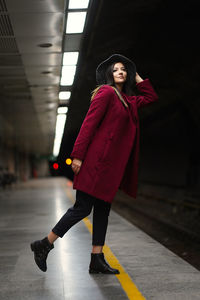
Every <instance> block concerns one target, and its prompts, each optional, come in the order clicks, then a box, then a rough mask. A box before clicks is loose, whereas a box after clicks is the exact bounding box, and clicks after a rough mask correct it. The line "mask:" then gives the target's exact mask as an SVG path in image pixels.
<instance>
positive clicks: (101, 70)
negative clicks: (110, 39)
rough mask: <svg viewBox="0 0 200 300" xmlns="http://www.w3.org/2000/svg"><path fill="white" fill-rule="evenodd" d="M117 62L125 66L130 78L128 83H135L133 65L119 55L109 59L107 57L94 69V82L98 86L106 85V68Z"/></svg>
mask: <svg viewBox="0 0 200 300" xmlns="http://www.w3.org/2000/svg"><path fill="white" fill-rule="evenodd" d="M118 62H121V63H122V64H123V65H124V66H125V68H126V70H127V72H128V74H129V76H130V81H131V82H135V75H136V66H135V63H134V62H133V61H132V60H130V59H129V58H127V57H125V56H123V55H121V54H113V55H111V56H110V57H108V58H107V59H106V60H104V61H103V62H101V63H100V64H99V65H98V67H97V69H96V81H97V84H98V85H101V84H106V70H107V68H108V67H109V66H110V65H112V64H113V63H118Z"/></svg>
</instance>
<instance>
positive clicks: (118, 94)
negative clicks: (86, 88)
mask: <svg viewBox="0 0 200 300" xmlns="http://www.w3.org/2000/svg"><path fill="white" fill-rule="evenodd" d="M102 86H104V84H102V85H99V86H97V87H96V89H94V90H93V91H92V92H91V94H92V96H91V101H92V100H93V99H94V97H95V96H96V94H97V93H98V91H99V89H100V88H101V87H102ZM109 86H110V87H111V88H112V89H113V90H114V91H115V93H116V94H117V96H118V97H119V100H120V101H121V102H122V103H123V105H124V106H125V107H128V104H127V103H126V101H125V100H124V99H123V97H122V95H121V94H120V92H119V91H118V90H117V89H116V87H114V86H112V85H109Z"/></svg>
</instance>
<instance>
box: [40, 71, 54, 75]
mask: <svg viewBox="0 0 200 300" xmlns="http://www.w3.org/2000/svg"><path fill="white" fill-rule="evenodd" d="M51 73H52V72H51V71H43V72H41V74H45V75H46V74H51Z"/></svg>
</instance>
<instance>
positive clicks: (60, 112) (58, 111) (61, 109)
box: [57, 107, 68, 114]
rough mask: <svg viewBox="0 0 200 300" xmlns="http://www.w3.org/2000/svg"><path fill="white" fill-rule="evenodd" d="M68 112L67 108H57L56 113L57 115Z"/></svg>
mask: <svg viewBox="0 0 200 300" xmlns="http://www.w3.org/2000/svg"><path fill="white" fill-rule="evenodd" d="M67 111H68V107H58V109H57V113H58V114H66V113H67Z"/></svg>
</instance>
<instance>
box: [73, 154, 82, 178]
mask: <svg viewBox="0 0 200 300" xmlns="http://www.w3.org/2000/svg"><path fill="white" fill-rule="evenodd" d="M81 165H82V160H80V159H78V158H74V159H73V161H72V171H73V172H74V174H75V175H77V174H78V173H79V171H80V168H81Z"/></svg>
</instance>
